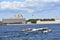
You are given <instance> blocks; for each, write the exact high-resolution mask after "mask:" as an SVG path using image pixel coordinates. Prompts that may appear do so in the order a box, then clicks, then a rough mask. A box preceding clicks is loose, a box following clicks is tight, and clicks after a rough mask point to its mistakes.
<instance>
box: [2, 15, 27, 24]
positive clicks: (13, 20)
mask: <svg viewBox="0 0 60 40" xmlns="http://www.w3.org/2000/svg"><path fill="white" fill-rule="evenodd" d="M2 22H3V23H4V24H26V20H25V18H23V16H22V15H21V14H16V15H14V16H13V17H12V18H7V19H2Z"/></svg>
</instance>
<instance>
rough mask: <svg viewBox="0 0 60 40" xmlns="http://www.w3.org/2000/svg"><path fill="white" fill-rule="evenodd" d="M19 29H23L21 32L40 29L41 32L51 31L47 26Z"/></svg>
mask: <svg viewBox="0 0 60 40" xmlns="http://www.w3.org/2000/svg"><path fill="white" fill-rule="evenodd" d="M21 31H23V32H34V31H42V32H43V33H47V32H52V30H51V29H48V28H26V29H23V30H21Z"/></svg>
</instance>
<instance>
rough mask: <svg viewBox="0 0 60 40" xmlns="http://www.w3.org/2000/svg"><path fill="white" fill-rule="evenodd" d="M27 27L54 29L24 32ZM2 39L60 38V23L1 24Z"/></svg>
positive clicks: (54, 39) (32, 39)
mask: <svg viewBox="0 0 60 40" xmlns="http://www.w3.org/2000/svg"><path fill="white" fill-rule="evenodd" d="M25 28H49V29H51V30H53V31H52V32H49V33H42V31H35V32H22V31H21V30H22V29H25ZM0 40H60V24H33V25H15V26H12V25H10V26H0Z"/></svg>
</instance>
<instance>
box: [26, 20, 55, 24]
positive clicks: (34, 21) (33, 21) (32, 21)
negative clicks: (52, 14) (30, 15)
mask: <svg viewBox="0 0 60 40" xmlns="http://www.w3.org/2000/svg"><path fill="white" fill-rule="evenodd" d="M38 20H40V21H55V19H28V20H27V21H26V22H31V23H36V21H38Z"/></svg>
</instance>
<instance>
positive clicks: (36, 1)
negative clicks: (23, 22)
mask: <svg viewBox="0 0 60 40" xmlns="http://www.w3.org/2000/svg"><path fill="white" fill-rule="evenodd" d="M57 2H60V0H25V1H24V2H17V1H13V2H9V1H2V2H1V3H0V9H1V10H5V9H10V10H23V11H26V12H28V13H33V12H36V11H37V12H41V11H44V10H48V9H51V8H53V7H55V6H56V4H54V3H57Z"/></svg>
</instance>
